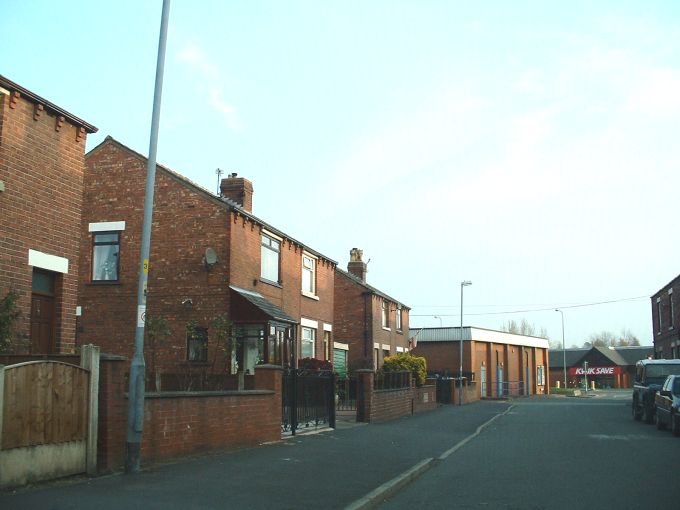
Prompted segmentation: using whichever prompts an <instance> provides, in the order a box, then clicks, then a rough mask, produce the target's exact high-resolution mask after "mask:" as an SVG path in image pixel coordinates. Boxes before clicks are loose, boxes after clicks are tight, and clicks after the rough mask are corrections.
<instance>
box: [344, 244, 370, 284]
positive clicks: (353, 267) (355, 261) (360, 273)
mask: <svg viewBox="0 0 680 510" xmlns="http://www.w3.org/2000/svg"><path fill="white" fill-rule="evenodd" d="M363 255H364V252H363V250H360V249H358V248H352V249H351V250H350V251H349V263H348V264H347V272H349V273H351V274H353V275H354V276H356V277H357V278H361V281H362V282H364V283H366V273H367V271H368V269H367V267H366V263H365V262H364V261H363V260H362V257H363Z"/></svg>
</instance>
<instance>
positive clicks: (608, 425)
mask: <svg viewBox="0 0 680 510" xmlns="http://www.w3.org/2000/svg"><path fill="white" fill-rule="evenodd" d="M679 459H680V438H676V437H673V436H672V435H671V434H670V433H669V432H667V431H658V430H657V429H656V427H654V426H652V425H645V424H643V423H640V422H635V421H634V420H633V419H632V417H631V411H630V391H625V392H623V391H609V392H606V393H604V392H598V395H597V396H595V397H590V398H566V397H563V398H548V399H534V400H528V399H522V400H516V401H515V402H514V405H513V407H512V408H511V409H510V411H509V412H508V413H506V414H504V415H503V416H501V417H499V418H498V419H496V420H494V421H493V423H491V424H490V425H489V426H488V427H486V428H485V429H484V431H483V432H482V433H481V434H480V435H478V436H477V437H476V438H474V440H471V441H469V442H468V443H466V444H465V446H464V447H462V448H460V449H459V450H457V451H456V452H455V453H454V454H452V455H450V456H448V457H447V458H446V459H444V460H441V461H438V462H437V463H436V465H435V466H433V467H432V468H431V469H429V470H428V471H427V472H425V473H424V474H423V475H422V476H421V477H420V478H418V479H417V480H416V481H415V482H413V483H411V484H410V485H409V486H408V487H406V488H405V489H403V490H402V491H400V492H399V493H398V494H396V495H394V496H393V497H391V498H390V499H389V500H387V501H386V502H385V503H384V504H382V505H381V506H380V508H381V509H382V510H387V509H391V510H394V509H410V510H412V509H413V508H426V509H438V508H442V509H443V508H446V509H450V508H457V509H458V508H475V509H479V508H487V509H496V508H499V509H562V508H564V509H570V510H573V509H574V508H592V509H599V508H602V509H609V508H616V509H617V510H621V509H628V508H631V509H633V508H634V509H650V508H655V509H656V508H669V509H670V508H673V509H675V508H680V481H679V480H678V470H677V465H678V460H679Z"/></svg>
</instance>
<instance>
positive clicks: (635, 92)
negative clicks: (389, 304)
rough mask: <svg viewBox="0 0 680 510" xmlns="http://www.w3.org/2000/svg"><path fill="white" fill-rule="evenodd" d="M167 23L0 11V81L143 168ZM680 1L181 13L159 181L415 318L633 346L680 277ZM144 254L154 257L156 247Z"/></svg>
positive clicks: (116, 9)
mask: <svg viewBox="0 0 680 510" xmlns="http://www.w3.org/2000/svg"><path fill="white" fill-rule="evenodd" d="M161 5H162V2H161V1H160V0H159V1H150V0H134V1H131V0H117V1H116V2H93V1H91V0H90V1H76V0H61V1H54V0H50V1H46V0H0V10H1V11H2V15H0V33H1V34H2V39H3V44H1V45H0V74H2V75H4V76H6V77H7V78H9V79H11V80H12V81H15V82H17V83H19V84H20V85H22V86H24V87H25V88H28V89H29V90H31V91H32V92H34V93H36V94H38V95H41V96H43V97H44V98H46V99H47V100H49V101H51V102H53V103H55V104H57V105H59V106H60V107H62V108H64V109H65V110H67V111H69V112H71V113H73V114H74V115H76V116H78V117H80V118H82V119H84V120H86V121H87V122H89V123H91V124H94V125H95V126H97V127H98V128H99V131H98V132H97V133H96V134H94V135H90V136H89V137H88V143H87V150H91V149H92V148H94V147H96V146H97V145H98V144H99V143H101V142H102V141H103V140H104V138H105V137H106V136H112V137H113V138H115V139H117V140H118V141H120V142H121V143H123V144H125V145H127V146H129V147H131V148H132V149H134V150H136V151H138V152H140V153H142V154H145V155H146V154H148V152H149V150H148V149H149V133H150V123H151V109H152V104H153V88H154V77H155V72H156V58H157V51H158V35H159V28H160V18H161ZM679 128H680V2H677V1H653V0H650V1H645V2H640V1H636V2H628V1H622V0H616V1H606V0H601V1H598V2H592V1H591V2H580V1H570V2H549V1H521V0H513V1H496V2H494V1H480V2H463V1H453V0H451V1H444V0H441V1H437V0H419V1H415V0H412V1H399V0H390V1H380V0H369V1H366V0H363V1H352V0H350V1H344V2H318V1H312V0H309V1H295V0H291V1H287V2H283V1H264V0H262V1H258V0H253V1H248V2H235V1H210V0H204V1H195V0H175V1H174V2H172V5H171V10H170V22H169V31H168V41H167V54H166V59H165V74H164V88H163V96H162V111H161V119H160V131H159V141H158V155H157V161H158V163H161V164H163V165H165V166H167V167H169V168H171V169H173V170H175V171H177V172H179V173H180V174H182V175H184V176H186V177H188V178H189V179H191V180H193V181H195V182H197V183H199V184H200V185H202V186H203V187H205V188H207V189H209V190H212V191H216V189H217V175H216V169H218V168H219V169H221V170H223V171H224V172H230V173H231V172H237V173H238V174H239V176H242V177H246V178H247V179H249V180H251V181H252V182H253V186H254V190H255V193H254V198H253V213H254V214H255V215H256V216H258V217H260V218H261V219H263V220H265V221H266V222H268V223H270V224H272V225H274V226H276V227H277V228H278V229H280V230H282V231H283V232H285V233H287V234H289V235H290V236H292V237H293V238H295V239H298V240H300V241H302V242H303V243H304V244H306V245H307V246H309V247H311V248H313V249H315V250H317V251H319V252H321V253H322V254H324V255H325V256H327V257H329V258H331V259H332V260H335V261H337V262H338V265H339V267H341V268H343V269H344V268H346V267H347V262H348V261H349V251H350V249H351V248H353V247H357V248H360V249H362V250H363V252H364V260H366V261H368V260H370V262H369V264H368V274H367V281H368V283H370V284H371V285H373V286H375V287H377V288H379V289H380V290H382V291H383V292H385V293H387V294H389V295H390V296H392V297H394V298H396V299H397V300H399V301H400V302H402V303H404V304H406V305H408V306H410V307H411V319H410V323H411V328H420V327H436V326H440V325H443V326H457V325H460V323H461V317H460V305H461V303H460V299H461V298H460V295H461V285H460V283H461V281H463V280H470V281H471V282H472V285H471V286H469V287H465V290H464V303H463V304H464V317H463V323H464V324H465V325H466V326H476V327H481V328H489V329H501V328H502V326H503V325H504V324H506V323H507V321H509V320H515V321H518V322H519V321H521V320H522V319H526V320H527V321H528V322H529V323H531V324H534V325H535V326H536V328H537V329H540V328H545V329H546V331H547V333H548V336H549V338H550V339H551V340H552V341H554V342H561V340H562V322H561V315H560V314H559V313H556V312H555V311H554V310H555V308H561V309H562V310H563V312H564V331H565V344H566V346H567V347H569V346H571V345H579V346H580V345H581V344H583V342H584V341H585V340H587V339H588V337H589V336H590V335H592V334H597V333H599V332H601V331H610V332H612V333H614V334H618V333H620V332H621V331H622V330H624V329H625V330H629V331H630V332H631V333H632V334H634V335H635V336H637V337H638V338H639V339H640V341H641V342H642V344H645V345H651V344H652V325H651V302H650V296H651V295H652V294H654V293H655V292H656V291H657V290H659V289H660V288H661V287H663V286H664V285H665V284H666V283H667V282H669V281H670V280H671V279H673V278H674V277H675V276H677V275H678V273H679V272H680V267H679V266H680V264H678V259H676V257H677V256H678V255H677V254H678V253H679V252H680V236H678V235H677V231H676V227H675V225H676V223H677V217H678V214H677V211H678V208H677V198H678V190H679V189H680V172H679V171H678V170H679V168H678V167H679V163H680V144H679V143H678V131H679ZM152 242H153V240H152Z"/></svg>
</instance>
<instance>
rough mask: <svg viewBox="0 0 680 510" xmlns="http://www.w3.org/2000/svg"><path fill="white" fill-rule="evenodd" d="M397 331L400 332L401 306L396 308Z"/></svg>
mask: <svg viewBox="0 0 680 510" xmlns="http://www.w3.org/2000/svg"><path fill="white" fill-rule="evenodd" d="M395 322H396V324H395V325H396V327H397V331H401V306H397V315H396V318H395Z"/></svg>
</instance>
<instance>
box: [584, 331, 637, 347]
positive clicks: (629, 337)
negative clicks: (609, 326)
mask: <svg viewBox="0 0 680 510" xmlns="http://www.w3.org/2000/svg"><path fill="white" fill-rule="evenodd" d="M633 345H640V340H639V339H638V338H637V337H636V336H635V335H634V334H633V333H632V332H631V331H630V330H629V329H625V328H624V329H622V330H621V333H620V334H619V335H615V334H614V333H612V332H611V331H601V332H599V333H593V334H592V335H590V336H589V337H588V340H586V341H585V342H584V343H583V347H628V346H633Z"/></svg>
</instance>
